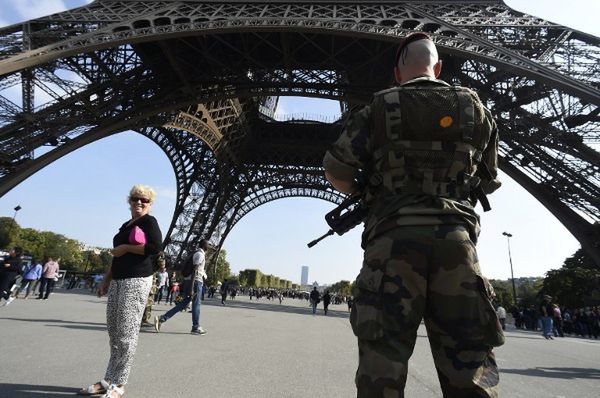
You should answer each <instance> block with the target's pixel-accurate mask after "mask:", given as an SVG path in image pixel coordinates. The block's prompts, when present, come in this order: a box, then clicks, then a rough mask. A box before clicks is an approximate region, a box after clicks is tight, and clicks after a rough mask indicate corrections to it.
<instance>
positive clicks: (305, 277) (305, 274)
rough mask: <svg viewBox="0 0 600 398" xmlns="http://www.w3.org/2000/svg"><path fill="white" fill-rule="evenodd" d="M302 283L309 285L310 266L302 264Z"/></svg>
mask: <svg viewBox="0 0 600 398" xmlns="http://www.w3.org/2000/svg"><path fill="white" fill-rule="evenodd" d="M300 284H301V285H302V286H305V285H308V266H307V265H303V266H302V276H301V277H300Z"/></svg>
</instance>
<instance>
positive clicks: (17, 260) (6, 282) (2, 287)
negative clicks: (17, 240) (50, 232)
mask: <svg viewBox="0 0 600 398" xmlns="http://www.w3.org/2000/svg"><path fill="white" fill-rule="evenodd" d="M22 255H23V249H21V247H20V246H15V247H14V248H13V249H12V250H11V251H9V252H8V257H5V258H4V259H3V260H2V262H1V263H0V300H2V299H4V300H5V302H4V305H5V306H6V305H9V304H10V303H12V301H13V300H14V299H15V298H14V297H11V295H10V291H11V290H10V288H11V287H12V285H13V284H14V283H15V280H16V279H17V276H18V275H19V272H21V262H22V259H21V256H22Z"/></svg>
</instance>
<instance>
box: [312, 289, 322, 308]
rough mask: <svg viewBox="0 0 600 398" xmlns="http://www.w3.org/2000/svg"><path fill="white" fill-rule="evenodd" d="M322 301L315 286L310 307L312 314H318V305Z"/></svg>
mask: <svg viewBox="0 0 600 398" xmlns="http://www.w3.org/2000/svg"><path fill="white" fill-rule="evenodd" d="M320 301H321V295H320V294H319V291H318V290H317V287H316V286H313V290H312V291H311V292H310V306H311V307H312V313H313V315H315V314H316V313H317V305H318V304H319V302H320Z"/></svg>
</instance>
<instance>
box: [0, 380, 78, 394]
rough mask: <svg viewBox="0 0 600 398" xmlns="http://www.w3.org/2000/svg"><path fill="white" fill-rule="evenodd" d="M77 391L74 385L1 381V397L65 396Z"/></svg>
mask: <svg viewBox="0 0 600 398" xmlns="http://www.w3.org/2000/svg"><path fill="white" fill-rule="evenodd" d="M76 392H77V389H76V388H73V387H62V386H39V385H33V384H9V383H0V398H32V397H40V396H42V397H48V398H64V396H65V395H74V394H75V393H76Z"/></svg>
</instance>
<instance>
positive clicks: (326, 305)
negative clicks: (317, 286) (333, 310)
mask: <svg viewBox="0 0 600 398" xmlns="http://www.w3.org/2000/svg"><path fill="white" fill-rule="evenodd" d="M329 303H331V294H329V290H325V294H324V295H323V311H324V312H325V315H327V309H328V308H329Z"/></svg>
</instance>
